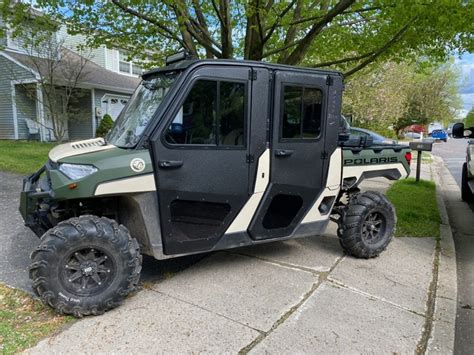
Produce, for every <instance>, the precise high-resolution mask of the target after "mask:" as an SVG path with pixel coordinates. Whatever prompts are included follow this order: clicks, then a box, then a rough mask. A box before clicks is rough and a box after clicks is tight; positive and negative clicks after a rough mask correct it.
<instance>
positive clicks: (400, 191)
mask: <svg viewBox="0 0 474 355" xmlns="http://www.w3.org/2000/svg"><path fill="white" fill-rule="evenodd" d="M387 197H388V199H389V200H390V201H391V202H392V203H393V205H394V206H395V210H396V211H397V219H398V221H397V231H396V236H397V237H437V238H438V237H439V225H440V223H441V217H440V216H439V211H438V204H437V202H436V186H435V184H434V183H433V182H432V181H425V180H421V181H419V182H416V180H415V179H413V178H410V179H406V180H398V181H396V182H395V183H394V184H393V185H392V186H391V187H390V189H389V190H388V191H387Z"/></svg>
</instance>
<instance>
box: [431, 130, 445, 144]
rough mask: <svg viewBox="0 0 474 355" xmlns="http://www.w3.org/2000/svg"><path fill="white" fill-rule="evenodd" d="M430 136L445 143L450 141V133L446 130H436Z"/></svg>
mask: <svg viewBox="0 0 474 355" xmlns="http://www.w3.org/2000/svg"><path fill="white" fill-rule="evenodd" d="M430 136H431V138H434V139H439V140H440V141H443V142H447V141H448V133H447V132H446V131H445V130H444V129H435V130H433V131H432V132H431V133H430Z"/></svg>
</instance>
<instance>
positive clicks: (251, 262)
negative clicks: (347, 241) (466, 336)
mask: <svg viewBox="0 0 474 355" xmlns="http://www.w3.org/2000/svg"><path fill="white" fill-rule="evenodd" d="M424 176H425V177H430V176H431V173H430V169H429V166H425V167H424ZM388 186H389V184H388V182H387V181H385V180H373V181H371V182H366V183H365V184H364V186H363V187H364V189H371V190H379V191H380V190H385V189H386V188H387V187H388ZM335 231H336V230H335V225H331V226H330V228H329V229H328V231H327V235H325V236H317V237H313V238H305V239H299V240H292V241H286V242H276V243H271V244H266V245H261V246H258V247H250V248H241V249H235V250H232V251H228V252H219V253H215V254H212V255H211V256H209V257H207V258H205V259H203V260H201V261H200V262H198V263H197V264H196V265H194V266H192V267H190V268H188V269H186V270H184V271H182V272H180V273H178V274H176V275H175V276H174V277H172V278H169V279H166V280H164V281H162V282H159V283H154V284H147V287H146V289H144V290H143V291H141V292H139V293H138V294H136V295H135V296H133V297H130V298H128V299H127V300H126V302H125V304H124V305H122V306H121V307H119V308H118V309H116V310H113V311H111V312H108V313H106V314H105V315H103V316H100V317H89V318H86V319H84V320H81V321H79V322H77V323H75V324H74V325H72V326H71V327H70V328H69V329H67V330H65V331H64V332H62V333H60V334H58V335H56V336H54V337H51V338H48V339H45V340H43V341H42V342H40V343H39V344H38V345H37V346H36V347H34V348H32V349H30V350H29V352H30V353H52V352H53V353H54V352H56V353H59V352H60V353H85V352H86V353H96V352H102V353H103V352H114V353H138V352H143V353H157V352H160V353H161V352H171V353H183V352H189V353H191V352H192V353H199V352H207V353H224V352H230V353H237V352H243V353H247V352H251V353H301V352H305V353H347V352H351V353H354V352H357V353H413V352H417V351H418V352H420V351H421V352H424V350H425V349H426V348H427V346H428V342H429V344H430V348H429V351H441V352H446V351H449V349H450V348H449V346H450V344H451V343H450V342H451V340H450V337H452V334H451V333H450V328H449V327H446V326H445V327H442V326H441V327H436V326H433V314H437V313H436V310H438V313H439V305H438V303H436V302H435V301H436V298H435V295H436V292H435V290H436V288H437V285H438V282H440V278H438V275H437V271H438V266H439V268H440V270H441V269H443V267H444V264H441V265H440V264H438V263H439V262H440V260H441V259H440V258H439V247H438V248H437V243H436V240H435V239H434V238H397V239H394V240H393V242H392V243H391V244H390V246H389V248H388V249H387V250H386V251H385V252H384V253H382V255H381V256H380V257H378V258H375V259H370V260H361V259H355V258H352V257H348V256H345V255H344V254H343V252H342V249H341V247H340V246H339V241H338V239H337V237H336V235H335ZM446 272H447V274H446V275H448V273H449V271H446ZM441 279H443V278H441ZM441 286H442V285H441ZM444 292H448V291H447V290H446V289H445V290H444ZM432 328H435V329H436V331H437V334H442V335H445V336H446V337H447V338H445V339H444V340H443V341H441V343H443V342H444V343H446V344H445V345H443V344H441V347H439V343H440V342H439V341H438V339H435V340H433V339H431V340H430V336H431V334H432V332H431V330H432ZM451 350H452V348H451Z"/></svg>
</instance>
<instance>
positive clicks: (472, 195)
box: [453, 123, 474, 202]
mask: <svg viewBox="0 0 474 355" xmlns="http://www.w3.org/2000/svg"><path fill="white" fill-rule="evenodd" d="M453 138H469V139H471V140H470V141H469V143H468V145H467V151H466V153H467V154H466V162H465V163H464V164H463V166H462V178H461V198H462V199H463V200H464V201H466V202H474V139H473V138H474V127H469V128H466V127H464V123H456V124H455V125H454V126H453Z"/></svg>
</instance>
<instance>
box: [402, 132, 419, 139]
mask: <svg viewBox="0 0 474 355" xmlns="http://www.w3.org/2000/svg"><path fill="white" fill-rule="evenodd" d="M403 137H404V138H411V139H420V138H421V134H420V133H417V132H405V133H403Z"/></svg>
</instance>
